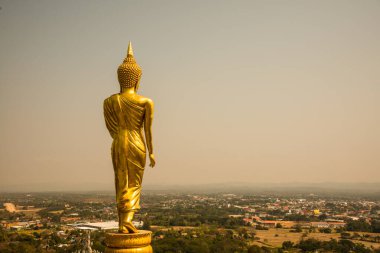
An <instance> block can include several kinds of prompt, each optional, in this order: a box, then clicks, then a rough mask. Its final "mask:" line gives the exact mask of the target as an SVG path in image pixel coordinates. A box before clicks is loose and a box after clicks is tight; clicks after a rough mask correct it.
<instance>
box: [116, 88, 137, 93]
mask: <svg viewBox="0 0 380 253" xmlns="http://www.w3.org/2000/svg"><path fill="white" fill-rule="evenodd" d="M135 93H136V91H135V87H128V88H124V87H122V88H121V90H120V94H135Z"/></svg>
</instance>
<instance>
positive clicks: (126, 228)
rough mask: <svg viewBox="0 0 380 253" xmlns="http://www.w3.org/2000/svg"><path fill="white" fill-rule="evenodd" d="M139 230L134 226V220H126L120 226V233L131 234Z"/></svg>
mask: <svg viewBox="0 0 380 253" xmlns="http://www.w3.org/2000/svg"><path fill="white" fill-rule="evenodd" d="M137 232H138V230H137V228H136V227H135V226H133V224H132V222H125V223H124V224H123V225H122V227H121V228H120V227H119V233H123V234H129V233H137Z"/></svg>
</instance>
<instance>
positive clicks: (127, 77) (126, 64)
mask: <svg viewBox="0 0 380 253" xmlns="http://www.w3.org/2000/svg"><path fill="white" fill-rule="evenodd" d="M141 74H142V71H141V68H140V66H139V65H138V64H137V63H136V60H135V57H134V56H133V50H132V44H131V42H129V45H128V53H127V57H125V59H124V61H123V63H122V64H121V65H120V66H119V68H118V69H117V77H118V79H119V84H120V88H121V89H123V88H131V87H134V88H135V91H137V90H138V88H139V82H140V78H141Z"/></svg>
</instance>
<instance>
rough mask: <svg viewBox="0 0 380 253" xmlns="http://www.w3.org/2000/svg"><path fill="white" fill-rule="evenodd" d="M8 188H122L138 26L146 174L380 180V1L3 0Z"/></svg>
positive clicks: (192, 179) (175, 178)
mask: <svg viewBox="0 0 380 253" xmlns="http://www.w3.org/2000/svg"><path fill="white" fill-rule="evenodd" d="M0 6H1V9H0V34H1V39H0V62H1V68H0V118H1V131H0V139H1V144H0V145H1V146H0V147H1V148H0V186H1V187H0V190H1V191H4V190H22V189H28V190H29V189H39V188H42V189H50V190H54V189H66V190H75V189H79V188H80V189H82V190H83V189H84V188H86V187H89V188H91V189H90V190H93V189H97V188H98V187H99V188H102V189H103V188H104V187H105V188H107V189H110V190H112V189H113V170H112V164H111V157H110V146H111V141H112V140H111V138H110V136H109V134H108V132H107V130H106V127H105V125H104V119H103V112H102V109H103V108H102V104H103V100H104V99H105V98H106V97H108V96H110V95H111V94H114V93H117V92H118V89H119V88H118V87H119V86H118V83H117V78H116V69H117V67H118V65H119V64H120V63H121V62H122V60H123V58H124V56H125V53H126V50H127V45H128V42H129V41H130V40H131V41H132V43H133V47H134V52H135V57H136V60H137V62H138V63H139V64H140V66H141V67H142V69H143V76H142V81H141V85H140V93H141V94H143V95H145V96H147V97H150V98H152V99H153V100H154V102H155V119H154V123H153V131H154V132H153V134H154V144H155V146H154V150H155V152H154V153H155V155H156V158H157V166H156V167H155V168H154V169H151V168H149V167H147V168H146V170H145V176H144V177H145V178H144V183H143V184H144V185H185V184H208V183H222V182H246V183H252V184H255V183H257V184H260V183H264V182H270V183H289V182H306V183H308V182H309V183H311V182H341V183H347V182H364V183H371V182H379V181H380V180H379V178H380V159H379V157H380V131H379V129H380V29H379V24H380V15H379V14H380V1H377V0H365V1H353V0H347V1H343V0H342V1H340V0H333V1H317V0H314V1H301V0H295V1H294V0H291V1H290V0H274V1H264V0H262V1H218V2H217V1H174V0H173V1H169V0H166V1H89V0H87V1H48V0H38V1H6V0H2V1H0Z"/></svg>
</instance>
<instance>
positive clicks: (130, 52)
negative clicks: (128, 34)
mask: <svg viewBox="0 0 380 253" xmlns="http://www.w3.org/2000/svg"><path fill="white" fill-rule="evenodd" d="M128 55H131V56H133V48H132V42H130V41H129V44H128V53H127V56H128Z"/></svg>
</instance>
